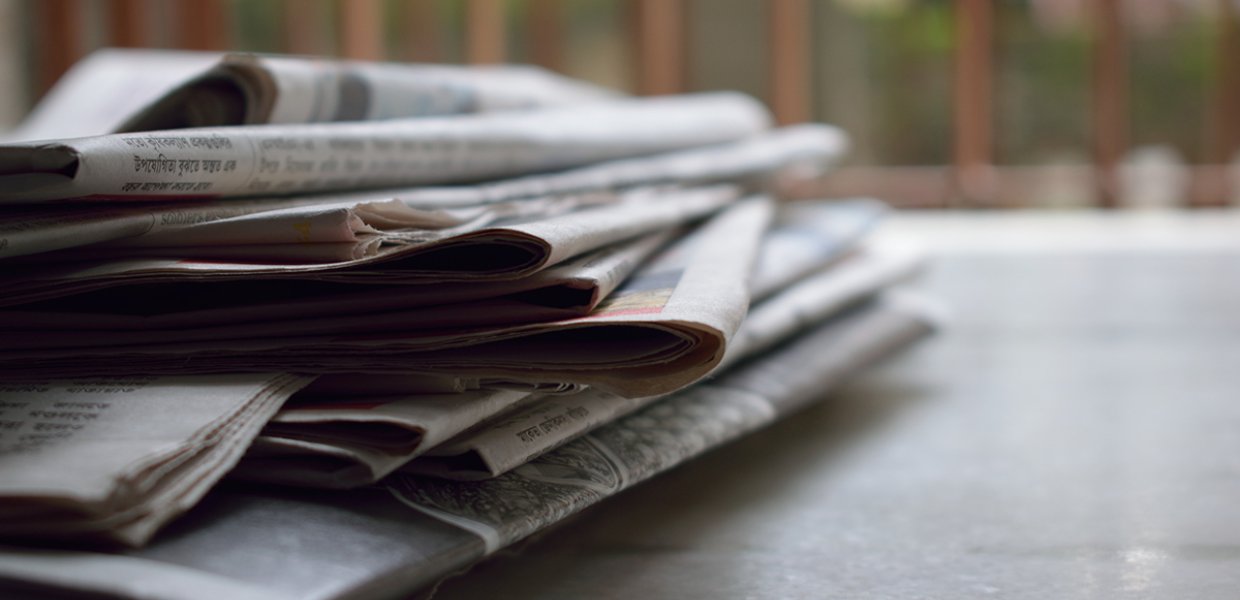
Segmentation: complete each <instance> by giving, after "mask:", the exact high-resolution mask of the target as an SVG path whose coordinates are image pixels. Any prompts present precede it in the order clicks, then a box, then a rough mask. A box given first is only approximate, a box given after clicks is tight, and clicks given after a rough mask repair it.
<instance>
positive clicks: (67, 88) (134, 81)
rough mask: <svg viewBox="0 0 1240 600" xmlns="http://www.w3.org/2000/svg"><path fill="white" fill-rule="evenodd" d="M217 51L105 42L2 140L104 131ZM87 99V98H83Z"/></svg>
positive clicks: (203, 64) (193, 72)
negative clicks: (111, 45) (119, 45)
mask: <svg viewBox="0 0 1240 600" xmlns="http://www.w3.org/2000/svg"><path fill="white" fill-rule="evenodd" d="M220 57H221V55H220V53H218V52H186V51H179V50H150V49H136V48H105V49H102V50H96V51H94V52H92V53H91V54H90V55H89V56H87V57H86V58H83V59H82V60H80V61H78V62H77V63H75V64H74V65H73V66H72V67H71V68H70V69H69V70H68V71H67V72H65V74H64V75H62V76H61V77H60V79H59V80H58V81H57V82H56V85H54V86H52V89H50V90H48V92H47V94H44V96H43V98H42V99H40V100H39V103H38V104H37V105H35V107H34V109H33V110H31V111H30V114H29V115H27V116H26V119H25V120H24V121H22V122H21V123H20V124H19V125H18V126H17V128H16V129H14V130H13V131H9V132H4V133H3V134H0V141H5V142H17V141H30V140H49V139H55V138H76V137H85V136H91V135H103V134H105V133H112V132H114V131H116V130H117V128H119V127H120V126H121V124H122V123H124V122H125V121H126V120H127V119H129V118H130V117H131V116H132V115H133V112H134V110H135V109H136V108H137V107H139V106H143V105H145V104H147V103H149V102H154V101H155V100H156V99H157V98H159V97H161V96H163V95H164V94H166V93H168V92H169V91H170V90H172V89H173V88H175V87H176V86H177V85H179V84H181V83H182V82H184V81H186V80H188V79H189V78H191V77H193V76H195V75H198V74H199V73H202V72H203V71H205V70H206V69H208V68H210V67H211V65H213V64H215V63H216V62H218V61H219V60H220ZM87 99H89V101H88V102H86V101H84V100H87Z"/></svg>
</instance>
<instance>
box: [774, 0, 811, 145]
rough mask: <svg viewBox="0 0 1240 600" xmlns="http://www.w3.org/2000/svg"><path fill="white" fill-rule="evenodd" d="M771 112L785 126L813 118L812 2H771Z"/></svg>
mask: <svg viewBox="0 0 1240 600" xmlns="http://www.w3.org/2000/svg"><path fill="white" fill-rule="evenodd" d="M769 7H770V36H771V39H770V44H769V47H770V72H771V80H770V86H771V91H770V94H771V109H772V110H773V111H774V112H775V120H776V121H778V122H779V124H781V125H787V124H789V123H802V122H805V121H808V120H809V119H810V92H809V75H810V47H809V45H810V44H809V42H810V37H809V28H810V26H811V25H810V23H811V20H812V19H811V17H812V14H811V11H810V5H809V2H808V0H770V4H769Z"/></svg>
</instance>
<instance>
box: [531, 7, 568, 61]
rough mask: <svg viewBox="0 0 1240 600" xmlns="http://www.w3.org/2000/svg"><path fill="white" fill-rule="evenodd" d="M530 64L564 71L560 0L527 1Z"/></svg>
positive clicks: (562, 17) (562, 10)
mask: <svg viewBox="0 0 1240 600" xmlns="http://www.w3.org/2000/svg"><path fill="white" fill-rule="evenodd" d="M527 30H528V31H529V36H528V37H529V44H530V62H532V63H534V64H536V65H538V66H541V67H545V68H548V69H551V70H552V71H563V70H564V3H563V2H561V0H529V22H528V24H527Z"/></svg>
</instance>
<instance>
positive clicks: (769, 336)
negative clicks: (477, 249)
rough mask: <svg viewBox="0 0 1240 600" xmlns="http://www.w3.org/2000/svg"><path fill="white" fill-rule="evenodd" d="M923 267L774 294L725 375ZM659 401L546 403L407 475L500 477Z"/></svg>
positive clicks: (892, 252)
mask: <svg viewBox="0 0 1240 600" xmlns="http://www.w3.org/2000/svg"><path fill="white" fill-rule="evenodd" d="M920 264H921V263H920V257H919V256H918V255H916V254H912V253H909V252H906V251H901V250H896V249H892V248H877V247H869V248H866V250H865V251H863V252H861V253H860V254H857V255H855V256H852V257H850V258H848V259H847V260H845V261H844V262H843V263H842V264H840V265H838V266H836V267H834V268H832V269H830V270H828V271H824V272H821V273H819V274H817V275H812V276H810V277H808V278H806V279H805V280H803V281H801V282H799V283H796V284H793V285H791V286H790V287H788V288H786V289H784V290H781V291H777V292H774V293H773V294H772V295H770V296H768V297H767V299H765V300H764V301H762V302H760V303H758V304H757V305H756V306H754V307H753V309H752V310H750V312H749V314H748V315H746V317H745V320H744V321H743V322H742V323H741V327H740V329H739V330H737V332H736V335H735V336H733V338H732V342H731V343H730V344H729V345H728V350H727V354H726V355H725V356H724V360H723V362H721V363H720V365H719V367H718V369H719V370H724V369H727V368H728V367H730V366H731V365H732V364H734V363H736V362H738V361H742V360H744V359H746V358H748V357H751V356H754V355H757V354H760V353H762V352H765V351H768V350H770V349H771V348H772V347H774V346H775V345H777V344H779V343H780V342H782V341H784V340H786V339H788V338H790V337H792V336H794V335H795V334H796V333H798V332H800V331H803V330H805V329H806V328H810V327H813V326H815V325H817V324H819V323H821V322H823V321H825V320H827V319H828V318H830V317H832V316H833V315H835V314H838V313H840V312H842V311H844V310H846V309H848V308H850V307H852V306H853V305H855V304H857V303H859V302H861V301H862V300H864V299H866V298H869V297H872V296H874V295H875V294H878V293H879V292H881V291H882V290H884V289H886V288H889V287H891V286H894V285H896V284H899V283H901V282H903V281H905V280H907V279H909V278H910V277H912V276H913V275H914V274H916V272H917V271H918V269H919V266H920ZM658 399H659V397H658V396H655V397H646V398H624V397H621V396H618V395H616V394H610V393H607V392H602V391H599V390H585V391H583V392H580V393H577V394H572V395H568V396H551V397H547V398H545V399H541V400H539V401H538V402H536V403H532V404H530V405H529V406H528V407H524V408H522V409H521V410H518V411H516V412H515V413H514V414H510V415H507V416H505V417H504V418H503V419H501V420H499V421H497V422H494V423H491V424H487V425H485V426H482V427H478V428H474V429H471V430H470V431H468V432H465V433H463V434H461V435H459V436H457V437H456V438H453V439H451V440H449V441H447V442H444V443H443V444H441V445H439V446H435V447H433V448H430V449H429V450H427V451H426V452H425V454H424V455H423V456H422V457H421V458H417V459H415V460H413V461H412V462H410V463H409V464H407V465H405V466H404V467H402V468H401V470H402V471H404V472H408V473H417V474H423V475H433V476H436V477H444V478H449V479H461V480H473V479H486V478H489V477H495V476H497V475H500V474H502V473H505V472H507V471H510V470H512V469H514V468H516V467H519V466H520V465H522V464H525V463H526V462H527V461H529V460H530V459H531V458H533V457H535V456H538V455H540V454H542V453H544V452H547V451H548V450H550V449H552V448H555V447H557V446H560V445H562V444H564V443H565V442H567V441H569V440H572V439H574V438H576V437H578V436H580V435H582V434H583V433H586V432H588V431H590V430H592V429H594V428H596V427H598V426H600V425H602V424H605V423H608V422H611V421H612V420H614V419H616V418H617V417H619V416H622V415H625V414H628V413H630V412H632V411H634V410H636V409H638V408H641V407H643V406H646V405H648V404H650V403H652V402H654V401H656V400H658Z"/></svg>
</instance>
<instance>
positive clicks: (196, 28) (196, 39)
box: [176, 0, 229, 50]
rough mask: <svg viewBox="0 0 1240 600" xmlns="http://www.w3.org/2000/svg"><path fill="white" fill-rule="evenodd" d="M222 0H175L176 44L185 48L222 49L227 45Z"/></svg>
mask: <svg viewBox="0 0 1240 600" xmlns="http://www.w3.org/2000/svg"><path fill="white" fill-rule="evenodd" d="M224 5H225V2H224V0H181V1H180V2H177V3H176V8H177V25H176V32H177V35H176V45H177V47H179V48H184V49H186V50H225V49H227V48H228V46H229V33H228V31H229V28H228V15H227V13H226V12H225V6H224Z"/></svg>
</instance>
